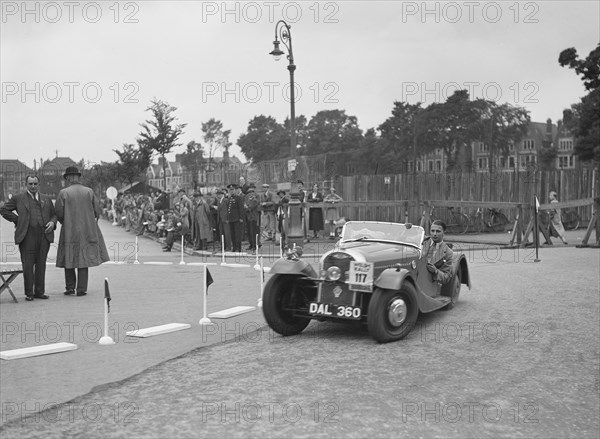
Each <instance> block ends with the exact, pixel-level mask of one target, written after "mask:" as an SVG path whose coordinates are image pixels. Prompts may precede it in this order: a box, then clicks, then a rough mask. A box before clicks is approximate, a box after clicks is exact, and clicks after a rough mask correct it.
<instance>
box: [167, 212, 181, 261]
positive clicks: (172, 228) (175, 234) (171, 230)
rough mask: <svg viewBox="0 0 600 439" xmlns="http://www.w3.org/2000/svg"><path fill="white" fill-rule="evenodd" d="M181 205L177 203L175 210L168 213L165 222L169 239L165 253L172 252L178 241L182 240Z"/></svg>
mask: <svg viewBox="0 0 600 439" xmlns="http://www.w3.org/2000/svg"><path fill="white" fill-rule="evenodd" d="M180 208H181V205H180V204H179V203H175V206H174V210H173V211H168V213H167V215H166V220H165V230H166V232H167V237H166V239H165V246H164V247H163V251H164V252H170V251H171V249H172V248H173V243H174V242H175V240H176V239H181V218H180V216H179V211H180Z"/></svg>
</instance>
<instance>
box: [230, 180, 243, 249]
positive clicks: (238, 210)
mask: <svg viewBox="0 0 600 439" xmlns="http://www.w3.org/2000/svg"><path fill="white" fill-rule="evenodd" d="M237 188H238V185H237V184H233V183H232V184H230V185H228V186H227V189H229V198H227V216H226V218H227V219H226V224H227V226H226V227H227V228H228V229H229V236H230V239H231V247H232V250H233V251H234V252H241V251H242V226H243V223H244V216H245V212H244V199H243V198H242V197H241V195H237V194H236V193H235V191H236V189H237Z"/></svg>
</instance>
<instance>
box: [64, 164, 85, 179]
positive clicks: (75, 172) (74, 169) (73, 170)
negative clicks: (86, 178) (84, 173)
mask: <svg viewBox="0 0 600 439" xmlns="http://www.w3.org/2000/svg"><path fill="white" fill-rule="evenodd" d="M67 175H79V176H81V172H79V169H77V166H69V167H68V168H67V170H66V171H65V173H64V175H63V178H67Z"/></svg>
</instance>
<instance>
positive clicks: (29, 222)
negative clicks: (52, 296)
mask: <svg viewBox="0 0 600 439" xmlns="http://www.w3.org/2000/svg"><path fill="white" fill-rule="evenodd" d="M25 183H26V184H27V190H26V191H25V192H23V193H22V194H18V195H15V196H14V197H12V198H11V199H9V200H8V201H7V202H6V204H4V205H3V206H2V207H0V214H1V215H2V216H3V217H4V218H5V219H6V220H7V221H10V222H12V223H14V224H15V244H17V245H18V246H19V252H20V253H21V263H22V264H23V282H24V283H25V296H27V297H26V300H27V301H32V300H33V298H34V297H35V298H37V299H47V298H48V296H47V295H46V294H45V280H46V259H47V256H48V250H49V249H50V243H52V242H54V229H56V214H55V212H54V205H53V204H52V200H51V199H50V197H49V196H47V195H42V194H40V193H39V191H38V189H39V184H40V180H39V178H38V176H37V175H27V176H26V177H25ZM15 211H16V213H15Z"/></svg>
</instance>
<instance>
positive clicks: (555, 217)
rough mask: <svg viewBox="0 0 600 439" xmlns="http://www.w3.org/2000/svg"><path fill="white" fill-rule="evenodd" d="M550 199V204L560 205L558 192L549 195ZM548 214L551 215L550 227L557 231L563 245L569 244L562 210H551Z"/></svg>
mask: <svg viewBox="0 0 600 439" xmlns="http://www.w3.org/2000/svg"><path fill="white" fill-rule="evenodd" d="M548 198H549V199H550V204H553V203H558V198H557V193H556V192H554V191H551V192H550V193H549V194H548ZM548 214H549V215H550V227H552V228H553V229H554V230H555V231H556V235H558V237H559V238H560V240H561V241H562V242H563V244H568V242H567V239H566V237H565V228H564V227H563V223H562V218H561V211H560V208H558V207H556V208H554V209H552V210H549V211H548Z"/></svg>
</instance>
